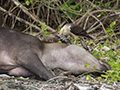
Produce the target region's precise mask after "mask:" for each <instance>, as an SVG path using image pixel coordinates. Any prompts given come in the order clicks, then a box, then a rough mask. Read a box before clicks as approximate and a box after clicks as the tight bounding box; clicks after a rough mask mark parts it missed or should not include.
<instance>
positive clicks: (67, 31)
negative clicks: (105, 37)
mask: <svg viewBox="0 0 120 90" xmlns="http://www.w3.org/2000/svg"><path fill="white" fill-rule="evenodd" d="M60 35H66V36H68V35H71V36H72V37H73V38H74V39H75V42H74V44H75V43H76V40H77V39H78V38H80V41H81V44H82V46H83V47H84V48H85V49H87V50H88V47H87V45H86V43H85V41H84V38H83V37H82V36H84V37H87V38H90V39H93V38H92V37H90V36H89V35H88V33H87V32H86V30H83V29H82V28H81V27H80V26H79V25H77V24H73V23H70V24H66V25H64V26H63V27H62V28H61V30H60Z"/></svg>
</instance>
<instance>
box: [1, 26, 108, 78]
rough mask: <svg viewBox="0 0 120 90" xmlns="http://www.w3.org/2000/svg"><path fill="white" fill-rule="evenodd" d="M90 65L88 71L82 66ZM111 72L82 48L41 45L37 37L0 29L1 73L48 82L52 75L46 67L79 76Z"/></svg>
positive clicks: (53, 44)
mask: <svg viewBox="0 0 120 90" xmlns="http://www.w3.org/2000/svg"><path fill="white" fill-rule="evenodd" d="M88 63H89V64H90V65H91V66H88V67H87V68H84V65H86V64H88ZM93 66H96V68H95V69H96V70H99V71H105V70H108V69H110V66H109V65H108V64H107V63H104V62H101V63H100V61H99V60H97V59H96V58H95V57H94V56H92V55H91V54H90V53H88V52H87V51H86V50H85V49H83V48H81V47H79V46H76V45H66V44H62V43H61V44H60V43H43V42H41V41H40V40H39V39H37V38H36V37H33V36H30V35H27V34H23V33H19V32H16V31H14V30H10V29H5V28H2V27H0V73H7V74H9V75H14V76H25V77H27V76H31V75H37V76H39V77H40V78H42V79H45V80H48V79H50V78H52V77H54V76H53V75H52V73H51V72H50V71H48V70H47V68H52V69H54V68H61V69H63V70H68V71H71V72H72V73H73V74H80V73H83V72H86V71H92V70H93V68H91V67H93Z"/></svg>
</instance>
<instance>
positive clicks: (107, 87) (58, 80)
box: [0, 74, 120, 90]
mask: <svg viewBox="0 0 120 90" xmlns="http://www.w3.org/2000/svg"><path fill="white" fill-rule="evenodd" d="M0 90H120V83H110V84H106V82H102V81H97V80H96V79H95V78H92V79H91V81H87V80H86V76H82V77H80V78H77V79H76V78H75V77H74V76H57V77H55V78H52V79H50V80H48V81H43V80H40V79H38V78H35V77H30V78H23V77H14V76H8V75H6V74H0Z"/></svg>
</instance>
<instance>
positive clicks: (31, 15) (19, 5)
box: [12, 0, 56, 32]
mask: <svg viewBox="0 0 120 90" xmlns="http://www.w3.org/2000/svg"><path fill="white" fill-rule="evenodd" d="M12 1H13V2H14V4H15V5H16V6H18V7H19V8H20V9H22V11H23V12H24V13H25V14H27V15H28V16H30V17H31V18H32V19H33V20H34V21H36V22H37V23H39V24H42V26H43V27H45V26H46V25H44V24H43V22H41V21H40V19H39V18H38V17H37V16H36V15H34V16H33V14H31V13H30V12H28V10H27V8H26V7H24V6H23V5H22V4H21V3H19V1H16V0H12ZM47 29H48V30H49V31H51V32H56V31H55V30H54V29H52V28H51V27H49V26H47Z"/></svg>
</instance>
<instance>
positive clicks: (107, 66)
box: [99, 60, 111, 71]
mask: <svg viewBox="0 0 120 90" xmlns="http://www.w3.org/2000/svg"><path fill="white" fill-rule="evenodd" d="M99 63H100V64H101V66H102V67H101V70H102V71H107V70H111V67H110V65H109V64H108V63H106V62H103V61H101V60H99Z"/></svg>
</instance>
